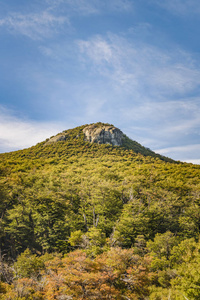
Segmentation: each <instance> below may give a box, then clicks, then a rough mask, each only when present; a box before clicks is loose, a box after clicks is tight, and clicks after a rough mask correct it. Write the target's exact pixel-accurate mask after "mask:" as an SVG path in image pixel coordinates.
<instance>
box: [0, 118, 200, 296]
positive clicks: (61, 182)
mask: <svg viewBox="0 0 200 300" xmlns="http://www.w3.org/2000/svg"><path fill="white" fill-rule="evenodd" d="M97 126H101V123H99V124H97ZM83 128H84V126H81V127H77V128H75V129H72V130H69V131H66V132H64V134H65V135H66V140H65V141H64V140H63V141H59V142H57V143H47V142H46V141H45V142H43V143H40V144H37V145H36V146H34V147H31V148H29V149H25V150H21V151H16V152H12V153H5V154H0V158H1V160H0V200H1V201H0V248H1V253H2V257H3V259H6V263H7V265H9V264H10V261H11V260H13V259H14V260H16V259H17V262H16V263H15V269H16V274H18V275H16V276H18V278H19V279H20V280H22V281H19V282H18V284H19V289H20V288H21V287H22V286H25V287H24V290H26V285H27V286H28V287H27V289H28V288H29V284H30V282H31V281H29V280H32V278H31V277H32V274H35V275H34V276H35V277H34V279H33V280H36V279H35V278H36V277H37V280H38V278H39V277H40V275H38V274H41V272H43V271H44V269H42V268H43V266H44V263H43V262H42V261H40V257H43V255H44V254H45V253H55V252H57V253H62V254H65V255H66V254H67V253H68V252H70V251H72V250H74V249H77V248H80V249H81V250H82V251H84V253H85V254H84V255H86V257H87V256H88V257H89V258H90V259H97V258H98V257H99V255H103V254H104V253H107V252H109V251H110V250H109V249H110V248H111V249H112V248H113V247H119V246H120V247H122V248H123V249H124V250H125V249H126V250H127V251H129V249H130V251H134V255H137V257H138V262H139V261H140V259H141V260H142V259H145V257H146V255H147V254H148V255H150V256H151V262H150V259H149V264H148V268H150V271H151V272H153V273H154V276H153V279H152V281H151V282H149V281H148V283H147V281H145V282H146V283H145V284H146V285H151V293H152V295H153V296H152V295H151V296H149V297H150V299H168V298H169V297H171V299H179V298H180V299H184V297H188V298H189V299H198V297H200V295H199V294H198V291H199V273H198V270H199V258H198V253H199V243H198V239H199V234H200V172H199V171H200V166H198V165H192V164H186V163H177V162H173V161H172V160H168V159H166V158H163V157H161V156H159V155H155V153H153V152H152V151H150V150H149V149H146V148H145V147H143V148H141V147H142V146H141V145H139V144H138V143H136V142H133V141H131V140H129V139H128V138H127V137H125V136H124V145H123V147H112V146H110V145H98V144H90V143H88V142H86V141H85V140H84V139H85V137H84V134H83V131H82V130H83ZM27 248H28V249H30V250H26V249H27ZM117 249H119V248H117ZM24 251H27V252H24ZM111 252H112V251H111ZM111 252H110V253H111ZM81 253H82V252H81ZM124 253H125V252H124ZM127 253H129V252H127ZM131 253H132V252H131ZM36 254H37V255H36ZM132 254H133V253H132ZM115 255H116V253H115ZM17 257H18V258H17ZM106 261H107V262H106V263H107V264H108V261H109V260H108V258H106ZM40 263H41V265H40ZM138 264H139V263H138ZM142 266H143V263H142ZM195 266H197V267H195ZM34 268H35V269H34ZM4 269H5V268H4ZM31 270H32V271H33V272H32V271H31ZM34 270H35V271H34ZM117 272H118V271H117ZM131 272H132V271H130V274H132V273H131ZM93 275H94V274H93ZM38 276H39V277H38ZM127 276H128V275H127ZM131 276H132V275H130V276H129V279H130V278H131ZM2 278H4V279H3V280H4V281H5V278H6V276H2ZM24 278H27V281H26V280H25V281H23V280H24ZM52 280H53V279H52ZM145 280H146V279H145ZM130 281H131V279H130ZM120 282H121V281H120ZM5 284H6V283H5ZM5 284H4V283H2V284H1V286H0V288H1V290H2V291H5V292H6V291H7V290H9V288H8V287H7V286H6V285H5ZM32 284H33V286H34V287H35V285H34V284H37V282H35V283H33V282H32ZM115 284H116V285H117V284H118V283H117V281H115ZM120 284H121V288H122V289H123V288H124V289H125V290H126V289H127V290H128V289H130V288H133V284H132V286H131V287H130V286H128V283H126V284H125V281H124V283H123V284H122V282H121V283H120ZM122 286H123V287H122ZM115 287H116V286H115ZM7 288H8V289H7ZM143 288H144V289H145V290H146V289H147V290H148V291H149V288H148V287H147V286H146V287H143ZM33 290H34V288H33ZM2 293H3V292H2ZM27 293H29V292H28V290H27ZM25 294H26V293H25V292H24V295H25ZM13 297H14V296H13ZM23 297H26V296H23ZM27 297H28V296H27ZM31 297H32V296H31ZM34 297H36V296H34ZM127 297H129V296H128V294H127ZM131 297H133V296H131ZM181 297H182V298H181ZM10 299H12V298H10ZM13 299H15V298H13ZM16 299H17V298H16ZM25 299H26V298H25ZM27 299H28V298H27ZM30 299H32V298H30ZM35 299H37V298H35ZM113 299H114V298H113ZM119 299H120V298H119ZM131 299H132V298H131ZM133 299H137V298H136V296H135V298H134V297H133ZM141 299H143V298H141Z"/></svg>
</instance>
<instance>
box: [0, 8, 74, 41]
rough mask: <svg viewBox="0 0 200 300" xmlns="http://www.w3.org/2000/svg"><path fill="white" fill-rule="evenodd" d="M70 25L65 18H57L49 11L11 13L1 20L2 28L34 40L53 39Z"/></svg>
mask: <svg viewBox="0 0 200 300" xmlns="http://www.w3.org/2000/svg"><path fill="white" fill-rule="evenodd" d="M67 23H68V24H69V20H68V18H67V17H65V16H55V15H53V14H52V13H50V12H48V11H42V12H40V13H29V14H23V13H19V12H16V13H10V14H9V15H8V16H7V17H5V18H1V19H0V27H5V28H7V30H9V31H10V32H11V33H15V34H16V33H17V34H22V35H25V36H27V37H29V38H31V39H33V40H40V39H43V38H48V37H51V36H52V34H53V33H55V32H56V31H57V30H58V28H60V27H61V26H63V25H64V24H67Z"/></svg>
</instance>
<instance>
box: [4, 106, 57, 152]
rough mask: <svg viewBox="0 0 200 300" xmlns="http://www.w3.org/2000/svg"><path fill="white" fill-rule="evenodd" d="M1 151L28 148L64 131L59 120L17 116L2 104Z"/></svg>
mask: <svg viewBox="0 0 200 300" xmlns="http://www.w3.org/2000/svg"><path fill="white" fill-rule="evenodd" d="M0 120H1V122H0V152H5V151H14V150H18V149H23V148H27V147H30V146H33V145H35V144H36V143H39V142H42V141H43V140H46V138H49V137H50V136H52V135H54V134H57V133H58V132H60V131H62V130H63V128H62V126H61V124H58V122H56V123H54V122H36V121H30V120H23V119H20V118H17V117H15V116H14V115H13V114H12V112H11V111H9V110H7V109H5V108H4V107H2V106H0Z"/></svg>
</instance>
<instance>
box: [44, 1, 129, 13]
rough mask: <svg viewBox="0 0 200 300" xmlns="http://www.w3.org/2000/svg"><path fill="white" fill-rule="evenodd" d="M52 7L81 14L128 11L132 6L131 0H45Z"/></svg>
mask: <svg viewBox="0 0 200 300" xmlns="http://www.w3.org/2000/svg"><path fill="white" fill-rule="evenodd" d="M46 2H47V3H48V4H49V5H50V6H52V7H58V6H62V7H65V9H67V10H68V12H69V11H70V12H71V13H72V12H75V13H79V14H82V15H91V14H100V13H104V14H105V13H106V12H110V11H119V12H122V11H130V10H131V9H132V8H133V1H131V0H109V1H102V0H46Z"/></svg>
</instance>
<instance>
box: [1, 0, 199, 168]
mask: <svg viewBox="0 0 200 300" xmlns="http://www.w3.org/2000/svg"><path fill="white" fill-rule="evenodd" d="M199 35H200V1H199V0H164V1H163V0H17V1H16V0H6V1H5V0H0V152H10V151H14V150H19V149H24V148H27V147H30V146H32V145H35V144H36V143H38V142H41V141H43V140H46V138H49V137H51V136H52V135H55V134H57V133H59V132H61V131H63V130H67V129H69V128H74V127H77V126H80V125H84V124H90V123H95V122H105V123H110V124H113V125H115V126H116V127H118V128H120V129H121V130H122V131H123V132H124V133H125V134H126V135H127V136H128V137H129V138H131V139H133V140H135V141H137V142H139V143H141V144H142V145H143V146H145V147H148V148H150V149H151V150H153V151H155V152H157V153H160V154H162V155H165V156H168V157H170V158H173V159H175V160H180V161H184V162H191V163H196V164H200V38H199Z"/></svg>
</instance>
